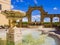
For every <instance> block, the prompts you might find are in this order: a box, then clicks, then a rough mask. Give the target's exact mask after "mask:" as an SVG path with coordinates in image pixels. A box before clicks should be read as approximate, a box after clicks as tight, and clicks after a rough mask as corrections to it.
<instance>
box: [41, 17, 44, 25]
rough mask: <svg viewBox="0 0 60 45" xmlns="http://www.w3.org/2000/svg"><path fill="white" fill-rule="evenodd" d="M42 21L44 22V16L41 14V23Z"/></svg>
mask: <svg viewBox="0 0 60 45" xmlns="http://www.w3.org/2000/svg"><path fill="white" fill-rule="evenodd" d="M43 23H44V18H43V16H41V24H42V25H43Z"/></svg>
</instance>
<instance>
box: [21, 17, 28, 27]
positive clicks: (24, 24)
mask: <svg viewBox="0 0 60 45" xmlns="http://www.w3.org/2000/svg"><path fill="white" fill-rule="evenodd" d="M27 24H28V18H27V17H24V18H22V26H23V27H26V26H27Z"/></svg>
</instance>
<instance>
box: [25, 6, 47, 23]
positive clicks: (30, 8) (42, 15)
mask: <svg viewBox="0 0 60 45" xmlns="http://www.w3.org/2000/svg"><path fill="white" fill-rule="evenodd" d="M33 10H39V11H40V12H41V23H43V18H44V15H45V14H46V12H45V11H44V9H43V7H42V6H40V7H37V6H35V7H29V9H28V11H27V12H26V15H27V17H28V23H29V24H30V23H31V12H32V11H33Z"/></svg>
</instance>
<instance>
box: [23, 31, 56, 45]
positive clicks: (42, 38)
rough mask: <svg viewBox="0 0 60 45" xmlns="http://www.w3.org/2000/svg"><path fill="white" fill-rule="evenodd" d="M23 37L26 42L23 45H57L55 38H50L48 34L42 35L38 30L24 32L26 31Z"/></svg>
mask: <svg viewBox="0 0 60 45" xmlns="http://www.w3.org/2000/svg"><path fill="white" fill-rule="evenodd" d="M22 35H23V40H24V41H23V43H24V44H23V45H27V44H28V45H56V42H55V39H54V38H52V37H49V36H48V34H42V32H41V31H40V32H39V31H36V30H35V31H34V30H28V31H27V30H24V31H22ZM33 38H34V39H33ZM29 40H30V41H29ZM25 41H26V42H25ZM38 41H39V42H38ZM30 43H31V44H30ZM33 43H35V44H33Z"/></svg>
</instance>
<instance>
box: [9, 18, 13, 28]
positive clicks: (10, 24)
mask: <svg viewBox="0 0 60 45" xmlns="http://www.w3.org/2000/svg"><path fill="white" fill-rule="evenodd" d="M12 22H13V21H12V20H11V19H9V26H10V27H13V24H12Z"/></svg>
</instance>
